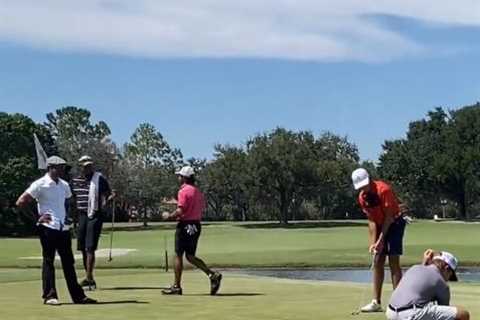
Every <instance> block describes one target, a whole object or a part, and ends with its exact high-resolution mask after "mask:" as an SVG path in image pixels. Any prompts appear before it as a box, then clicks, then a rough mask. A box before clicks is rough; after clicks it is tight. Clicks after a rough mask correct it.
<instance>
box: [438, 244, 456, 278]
mask: <svg viewBox="0 0 480 320" xmlns="http://www.w3.org/2000/svg"><path fill="white" fill-rule="evenodd" d="M433 260H440V261H443V262H445V263H446V264H447V265H448V266H449V267H450V269H452V272H453V273H452V276H451V277H450V279H449V280H450V281H458V278H457V273H456V270H457V266H458V259H457V258H455V256H454V255H453V254H451V253H450V252H446V251H442V252H440V255H437V256H435V257H433Z"/></svg>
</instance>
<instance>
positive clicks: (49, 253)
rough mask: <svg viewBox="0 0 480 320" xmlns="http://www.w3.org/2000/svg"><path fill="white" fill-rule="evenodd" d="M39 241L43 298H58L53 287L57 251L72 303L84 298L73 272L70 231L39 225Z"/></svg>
mask: <svg viewBox="0 0 480 320" xmlns="http://www.w3.org/2000/svg"><path fill="white" fill-rule="evenodd" d="M38 234H39V236H40V243H41V244H42V255H43V265H42V284H43V295H42V298H43V299H52V298H56V299H58V295H57V289H56V287H55V266H54V262H55V252H58V255H59V256H60V260H61V261H62V268H63V275H64V277H65V281H66V282H67V287H68V291H69V292H70V296H71V298H72V301H73V302H74V303H76V302H80V301H81V300H82V299H83V298H85V293H84V292H83V289H82V287H80V285H79V284H78V280H77V274H76V272H75V260H74V258H73V252H72V238H71V235H70V231H58V230H53V229H50V228H47V227H44V226H42V225H40V226H39V227H38Z"/></svg>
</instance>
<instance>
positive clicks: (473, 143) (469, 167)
mask: <svg viewBox="0 0 480 320" xmlns="http://www.w3.org/2000/svg"><path fill="white" fill-rule="evenodd" d="M479 135H480V104H478V103H477V104H475V105H472V106H467V107H464V108H461V109H458V110H456V111H448V112H447V111H444V110H443V109H442V108H436V109H435V110H433V111H430V112H429V113H428V115H427V118H426V119H422V120H419V121H414V122H412V123H410V126H409V130H408V132H407V137H406V139H399V140H395V141H387V142H386V143H385V145H384V147H383V148H384V154H383V155H382V157H381V158H380V165H379V170H380V172H381V173H382V175H383V176H385V177H387V178H389V179H391V180H392V181H394V182H395V185H397V186H399V188H400V189H401V191H402V194H403V195H404V197H405V198H406V199H408V200H409V201H410V202H411V203H409V205H410V206H412V204H413V207H414V208H416V209H417V213H419V215H420V216H422V215H424V213H422V212H421V211H430V214H432V212H433V211H434V210H438V206H439V204H440V200H441V199H449V200H451V201H452V202H454V203H456V204H457V206H458V217H459V218H461V219H464V218H468V206H469V204H472V203H474V202H475V201H476V200H477V194H478V189H479V188H478V184H477V181H478V178H479V170H480V162H479V157H480V138H479ZM419 211H420V212H419Z"/></svg>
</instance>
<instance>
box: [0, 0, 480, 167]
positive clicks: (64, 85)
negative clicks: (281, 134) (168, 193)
mask: <svg viewBox="0 0 480 320" xmlns="http://www.w3.org/2000/svg"><path fill="white" fill-rule="evenodd" d="M160 2H161V1H160ZM185 2H189V1H185ZM430 2H431V3H432V4H433V3H434V2H432V1H416V2H413V1H412V2H410V1H391V3H390V4H389V5H385V4H384V5H382V7H380V8H379V7H372V3H373V2H371V1H367V0H366V1H364V2H362V3H363V4H364V5H363V6H359V5H358V2H356V1H353V0H352V1H347V0H344V1H339V4H335V5H332V4H328V1H323V0H322V1H320V0H318V1H299V2H297V5H296V6H295V7H293V6H292V5H290V1H284V3H283V5H282V6H280V7H279V6H278V5H277V3H278V2H275V1H270V0H265V2H264V3H263V5H262V6H260V5H258V4H257V3H258V2H255V1H250V0H248V1H245V3H242V4H241V5H240V4H235V5H233V4H227V3H226V2H223V1H212V0H210V1H207V0H201V1H200V0H199V1H196V2H191V3H190V4H192V5H191V6H189V7H188V10H187V9H186V7H185V8H182V7H179V5H178V4H175V5H173V4H170V3H169V2H168V4H167V2H165V3H163V4H164V7H162V6H160V7H159V6H158V5H157V3H159V2H158V1H157V2H155V1H149V0H141V1H140V0H139V1H138V2H136V3H137V4H138V7H132V6H131V4H130V3H131V2H128V1H122V0H118V1H100V0H89V1H85V2H82V4H75V5H73V6H75V7H72V5H70V6H66V5H65V3H64V2H61V1H56V0H48V1H46V2H45V3H43V4H44V6H43V7H41V6H38V4H36V2H35V1H23V0H19V1H8V0H0V7H2V6H3V8H4V9H5V8H6V9H5V10H4V11H2V10H0V111H5V112H20V113H24V114H27V115H29V116H30V117H32V118H33V119H34V120H36V121H44V120H45V114H46V113H47V112H51V111H53V110H55V109H56V108H59V107H62V106H67V105H75V106H81V107H85V108H87V109H89V110H90V111H91V112H92V114H93V119H94V120H104V121H106V122H107V123H108V124H109V125H110V127H111V129H112V132H113V134H112V136H113V139H114V140H115V141H116V142H120V143H121V142H125V141H127V140H128V139H129V136H130V135H131V134H132V133H133V131H134V129H135V128H136V127H137V126H138V124H140V123H142V122H149V123H152V124H153V125H155V126H156V128H157V129H158V130H159V131H160V132H161V133H162V134H163V135H164V136H165V137H166V138H167V140H168V142H169V143H170V144H171V145H173V146H176V147H179V148H180V149H181V150H182V151H183V153H184V155H185V156H186V157H190V156H195V157H207V158H209V157H211V155H212V151H213V145H214V144H215V143H231V144H236V145H238V144H241V143H243V142H245V141H246V140H247V139H248V137H250V136H252V135H254V134H256V133H259V132H263V131H266V130H271V129H273V128H274V127H276V126H283V127H286V128H289V129H294V130H299V129H302V130H311V131H313V132H314V133H316V134H320V133H321V132H323V131H325V130H330V131H332V132H334V133H337V134H340V135H347V136H348V137H349V139H350V140H351V141H352V142H355V143H356V144H357V145H358V147H359V150H360V154H361V156H362V158H363V159H372V160H376V159H377V158H378V155H379V153H380V152H381V145H382V143H383V142H384V141H385V139H392V138H399V137H402V136H403V135H404V134H405V132H406V130H407V128H408V123H409V122H410V121H412V120H417V119H420V118H422V117H424V116H425V115H426V113H427V112H428V110H431V109H433V108H434V107H436V106H443V107H446V108H457V107H460V106H463V105H467V104H473V103H475V102H476V101H478V100H480V77H479V76H478V74H479V71H480V68H479V65H480V64H479V62H478V61H480V46H479V44H478V35H479V32H480V22H479V21H480V16H479V15H480V6H479V5H477V4H475V2H472V1H469V0H465V1H463V0H462V1H457V2H456V5H452V4H449V5H448V6H447V5H438V6H437V7H435V10H436V11H432V9H431V8H432V7H431V5H430V4H429V3H430ZM419 3H420V4H419ZM435 3H438V2H435ZM298 4H299V5H298ZM238 6H241V8H239V7H238ZM468 6H470V7H468ZM161 9H162V10H161ZM273 9H274V10H273ZM293 9H294V10H293ZM467 9H469V10H467ZM272 10H273V12H274V13H275V14H271V12H272ZM239 12H241V14H239ZM475 12H477V13H475ZM12 17H16V19H14V18H12ZM317 18H318V19H317ZM317 20H319V21H321V22H318V21H317ZM80 21H81V22H80ZM212 21H213V22H216V23H217V24H215V23H213V22H212ZM64 22H70V23H64ZM220 22H221V23H220ZM267 22H268V23H267ZM210 23H211V25H210ZM38 26H42V27H38Z"/></svg>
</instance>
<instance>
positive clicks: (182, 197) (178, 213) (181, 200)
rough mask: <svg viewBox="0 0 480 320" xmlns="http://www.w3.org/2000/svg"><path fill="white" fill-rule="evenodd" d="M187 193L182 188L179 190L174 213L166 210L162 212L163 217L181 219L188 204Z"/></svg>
mask: <svg viewBox="0 0 480 320" xmlns="http://www.w3.org/2000/svg"><path fill="white" fill-rule="evenodd" d="M187 197H188V196H187V194H186V193H185V192H183V190H180V191H179V192H178V196H177V198H178V199H177V209H175V211H173V212H172V213H169V212H164V213H162V218H163V219H164V220H169V219H174V218H175V219H179V218H181V217H182V216H183V213H184V208H185V207H186V206H187V203H188V199H187Z"/></svg>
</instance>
